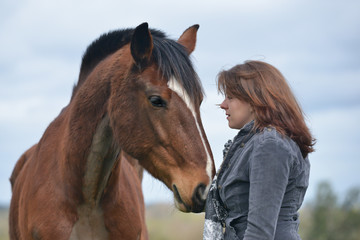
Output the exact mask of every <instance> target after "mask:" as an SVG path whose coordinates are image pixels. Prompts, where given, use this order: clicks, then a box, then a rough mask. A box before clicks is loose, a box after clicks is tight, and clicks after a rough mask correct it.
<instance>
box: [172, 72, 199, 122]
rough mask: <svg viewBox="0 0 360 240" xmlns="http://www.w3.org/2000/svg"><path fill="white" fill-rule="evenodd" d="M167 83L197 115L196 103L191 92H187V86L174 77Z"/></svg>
mask: <svg viewBox="0 0 360 240" xmlns="http://www.w3.org/2000/svg"><path fill="white" fill-rule="evenodd" d="M167 84H168V87H169V88H170V89H171V90H172V91H174V92H176V93H177V95H179V97H180V98H181V99H182V100H183V101H184V103H185V104H186V106H187V107H188V108H189V109H190V110H191V112H192V113H193V114H194V116H196V114H195V105H194V103H193V101H192V100H191V98H190V96H189V94H188V93H187V92H186V90H185V88H184V87H183V86H182V85H181V84H180V83H179V81H178V80H176V79H175V78H174V77H172V78H170V79H169V81H168V83H167Z"/></svg>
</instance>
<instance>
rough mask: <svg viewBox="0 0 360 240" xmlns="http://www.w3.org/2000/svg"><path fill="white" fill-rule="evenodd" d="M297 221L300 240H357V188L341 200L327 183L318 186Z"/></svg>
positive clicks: (359, 209) (359, 217) (359, 211)
mask: <svg viewBox="0 0 360 240" xmlns="http://www.w3.org/2000/svg"><path fill="white" fill-rule="evenodd" d="M340 199H341V200H340ZM300 220H301V223H300V234H301V237H302V239H303V240H360V187H355V188H352V189H349V190H348V192H347V193H346V195H345V196H341V197H340V196H338V195H337V194H336V193H335V192H334V191H333V189H332V187H331V185H330V184H329V183H328V182H322V183H320V184H319V185H318V186H317V190H316V196H315V199H313V200H312V201H311V202H310V203H308V204H306V206H304V207H303V209H302V210H301V218H300Z"/></svg>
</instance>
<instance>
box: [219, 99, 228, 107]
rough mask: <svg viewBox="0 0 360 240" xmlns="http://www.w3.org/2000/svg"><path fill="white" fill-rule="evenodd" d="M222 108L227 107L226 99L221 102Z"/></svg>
mask: <svg viewBox="0 0 360 240" xmlns="http://www.w3.org/2000/svg"><path fill="white" fill-rule="evenodd" d="M220 108H221V109H227V103H226V99H225V100H224V101H223V102H222V103H221V104H220Z"/></svg>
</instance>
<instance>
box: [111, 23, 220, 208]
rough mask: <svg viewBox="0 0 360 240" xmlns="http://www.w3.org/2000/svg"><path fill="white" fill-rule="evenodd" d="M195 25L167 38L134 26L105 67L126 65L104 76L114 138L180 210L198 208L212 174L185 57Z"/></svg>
mask: <svg viewBox="0 0 360 240" xmlns="http://www.w3.org/2000/svg"><path fill="white" fill-rule="evenodd" d="M198 28H199V26H198V25H194V26H192V27H190V28H188V29H187V30H185V31H184V33H183V34H182V35H181V37H180V38H179V39H178V41H173V40H170V39H167V38H164V37H159V36H157V35H155V34H152V31H150V30H149V29H148V24H147V23H143V24H141V25H139V26H138V27H137V28H136V29H135V30H134V32H133V35H132V39H131V41H130V43H129V44H128V45H126V46H124V48H123V49H121V50H120V51H118V52H117V53H116V54H115V56H114V57H115V58H116V62H117V63H115V65H114V66H110V67H111V68H114V69H115V68H124V67H123V66H124V64H125V65H126V64H127V65H128V68H127V70H124V71H119V73H118V74H116V73H114V74H112V75H111V76H109V78H110V85H111V87H110V88H111V90H110V91H111V94H110V99H109V103H108V113H109V117H110V125H111V128H112V129H113V132H114V137H115V139H116V141H117V143H118V144H119V146H120V147H121V149H122V150H124V151H125V152H127V153H128V154H129V155H131V156H132V157H135V158H137V159H138V160H139V162H140V164H141V165H142V166H143V167H144V168H145V169H146V170H147V171H148V172H149V173H150V174H151V175H152V176H154V177H155V178H157V179H159V180H161V181H162V182H163V183H164V184H165V185H166V186H167V187H168V188H169V189H170V190H172V192H173V194H174V199H175V205H176V207H177V208H178V209H179V210H181V211H184V212H190V211H191V212H201V211H202V210H203V208H204V203H205V199H206V196H207V193H208V189H209V186H210V183H211V181H212V178H213V176H214V173H215V167H214V161H213V157H212V153H211V150H210V146H209V143H208V140H207V137H206V135H205V132H204V128H203V125H202V122H201V119H200V104H201V102H202V99H203V92H202V87H201V83H200V81H199V79H198V76H197V74H196V72H195V71H194V69H193V67H192V64H191V61H190V59H189V55H190V54H191V52H192V51H193V50H194V48H195V44H196V33H197V30H198ZM120 75H121V76H120ZM122 78H124V80H122V81H120V80H119V79H122Z"/></svg>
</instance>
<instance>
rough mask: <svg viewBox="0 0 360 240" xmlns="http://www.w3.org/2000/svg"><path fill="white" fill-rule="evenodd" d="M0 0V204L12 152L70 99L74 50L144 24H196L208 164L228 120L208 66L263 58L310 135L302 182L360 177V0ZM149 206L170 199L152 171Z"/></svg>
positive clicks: (226, 133) (347, 181) (170, 30)
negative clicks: (306, 177)
mask: <svg viewBox="0 0 360 240" xmlns="http://www.w3.org/2000/svg"><path fill="white" fill-rule="evenodd" d="M124 2H125V1H117V0H113V1H111V0H102V1H92V0H86V1H85V0H78V1H73V0H62V1H56V3H55V1H47V0H27V1H26V0H18V1H10V0H4V1H1V3H0V204H8V203H9V201H10V198H11V190H10V184H9V181H8V178H9V176H10V175H11V171H12V169H13V167H14V165H15V163H16V161H17V159H18V158H19V157H20V155H21V154H22V153H23V152H24V151H25V150H26V149H28V148H29V147H30V146H32V145H33V144H34V143H36V142H37V141H38V140H39V139H40V137H41V135H42V133H43V132H44V130H45V129H46V127H47V126H48V124H49V123H50V122H51V121H52V120H53V119H54V118H55V117H56V116H57V115H58V113H59V112H60V110H61V109H62V107H64V106H65V105H67V103H68V102H69V99H70V95H71V90H72V86H73V85H74V83H75V82H76V81H77V76H78V71H79V66H80V61H81V56H82V54H83V52H84V51H85V49H86V47H87V46H88V45H89V44H90V43H91V42H92V41H93V40H94V39H95V38H97V37H98V36H99V35H100V34H102V33H105V32H108V31H109V30H114V29H119V28H128V27H136V26H137V25H138V24H140V23H142V22H148V23H149V25H150V27H152V28H157V29H161V30H163V31H165V32H166V33H167V35H168V36H169V37H171V38H173V39H177V38H178V37H179V36H180V35H181V33H182V32H183V31H184V30H185V29H186V28H187V27H189V26H191V25H193V24H200V29H199V31H198V42H197V47H196V50H195V52H194V53H193V55H192V59H193V62H194V65H195V67H196V70H197V72H198V74H199V76H200V78H201V80H202V83H203V86H204V89H205V92H206V95H207V97H206V99H205V101H204V102H203V105H202V108H201V113H202V118H203V123H204V127H205V130H206V132H207V135H208V139H209V141H210V144H211V147H212V150H213V153H214V156H215V161H216V167H217V168H218V167H219V166H220V163H221V161H222V148H223V143H224V142H226V141H227V140H228V139H231V138H233V136H234V135H235V134H236V131H234V130H230V129H228V127H227V122H226V119H225V115H224V112H223V111H222V110H221V109H219V108H218V107H217V106H216V104H218V103H220V102H221V101H222V96H221V95H218V94H217V91H216V84H215V80H216V74H217V73H218V72H219V71H220V70H221V69H227V68H230V67H232V66H233V65H235V64H238V63H242V62H243V61H245V60H248V59H251V60H263V61H266V62H268V63H271V64H273V65H274V66H276V67H277V68H278V69H279V70H280V71H281V72H282V73H283V74H284V75H285V77H286V78H287V80H288V82H289V84H290V85H291V87H292V89H293V91H294V93H295V95H296V97H297V98H298V100H299V102H300V104H301V105H302V107H303V109H304V111H305V113H306V115H307V121H308V124H309V127H310V128H311V130H312V132H313V134H314V135H315V137H316V138H317V145H316V149H317V151H316V152H315V153H313V154H311V155H310V161H311V164H312V169H311V179H310V187H309V190H308V194H307V196H306V199H305V201H308V200H311V199H312V198H313V197H314V192H315V189H316V185H317V183H318V182H320V181H323V180H327V181H330V182H331V183H332V185H333V186H334V188H335V190H336V191H337V192H338V193H340V194H343V193H345V192H346V191H347V190H348V189H349V188H351V187H354V186H360V177H359V171H360V130H359V123H360V15H359V9H360V2H359V1H357V0H332V1H325V0H318V1H311V0H292V1H288V0H272V1H267V0H251V1H249V0H248V1H244V0H222V1H219V0H198V1H193V0H182V1H174V2H173V1H165V0H153V1H137V0H133V1H127V3H124ZM143 187H144V193H145V201H146V202H147V203H152V202H158V201H166V202H172V197H171V194H170V193H169V191H168V190H167V189H165V187H164V186H163V185H162V184H161V183H160V182H158V181H157V180H154V179H153V178H152V177H150V176H148V175H147V176H146V177H145V179H144V182H143Z"/></svg>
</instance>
